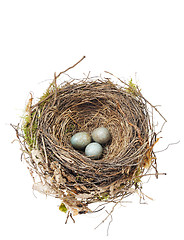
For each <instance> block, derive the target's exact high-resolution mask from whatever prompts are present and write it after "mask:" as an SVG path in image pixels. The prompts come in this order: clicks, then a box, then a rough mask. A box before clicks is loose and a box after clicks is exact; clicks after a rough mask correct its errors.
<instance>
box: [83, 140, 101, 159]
mask: <svg viewBox="0 0 184 240" xmlns="http://www.w3.org/2000/svg"><path fill="white" fill-rule="evenodd" d="M102 152H103V148H102V146H101V145H100V144H99V143H97V142H92V143H90V144H88V145H87V147H86V148H85V154H86V156H88V157H90V158H91V159H99V158H100V157H101V155H102Z"/></svg>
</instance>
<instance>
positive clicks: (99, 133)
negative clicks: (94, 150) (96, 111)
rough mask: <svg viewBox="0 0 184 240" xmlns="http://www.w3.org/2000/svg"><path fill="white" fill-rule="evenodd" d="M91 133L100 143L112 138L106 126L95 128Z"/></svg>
mask: <svg viewBox="0 0 184 240" xmlns="http://www.w3.org/2000/svg"><path fill="white" fill-rule="evenodd" d="M91 135H92V138H93V140H94V141H95V142H98V143H100V144H105V143H107V142H108V141H109V140H110V138H111V135H110V132H109V130H108V129H107V128H105V127H99V128H96V129H94V130H93V132H92V133H91Z"/></svg>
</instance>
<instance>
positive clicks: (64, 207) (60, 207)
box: [59, 203, 67, 213]
mask: <svg viewBox="0 0 184 240" xmlns="http://www.w3.org/2000/svg"><path fill="white" fill-rule="evenodd" d="M59 210H60V211H61V212H64V213H66V212H67V208H66V206H65V204H64V203H61V205H60V206H59Z"/></svg>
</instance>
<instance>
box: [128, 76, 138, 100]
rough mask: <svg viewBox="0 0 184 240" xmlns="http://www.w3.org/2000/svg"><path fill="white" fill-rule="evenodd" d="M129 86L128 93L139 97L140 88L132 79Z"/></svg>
mask: <svg viewBox="0 0 184 240" xmlns="http://www.w3.org/2000/svg"><path fill="white" fill-rule="evenodd" d="M128 85H129V87H127V88H126V91H127V92H128V93H132V94H133V95H135V96H137V95H138V90H139V88H138V86H137V85H136V84H135V83H133V80H132V78H131V79H130V81H129V82H128Z"/></svg>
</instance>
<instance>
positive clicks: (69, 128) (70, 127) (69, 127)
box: [65, 124, 75, 133]
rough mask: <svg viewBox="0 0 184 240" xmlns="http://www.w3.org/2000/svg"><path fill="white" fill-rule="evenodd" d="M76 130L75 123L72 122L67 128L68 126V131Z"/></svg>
mask: <svg viewBox="0 0 184 240" xmlns="http://www.w3.org/2000/svg"><path fill="white" fill-rule="evenodd" d="M74 130H75V125H74V124H71V125H69V126H68V127H67V128H66V131H65V132H66V133H68V132H73V131H74Z"/></svg>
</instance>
